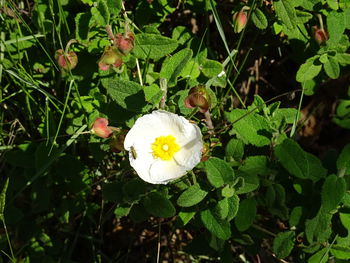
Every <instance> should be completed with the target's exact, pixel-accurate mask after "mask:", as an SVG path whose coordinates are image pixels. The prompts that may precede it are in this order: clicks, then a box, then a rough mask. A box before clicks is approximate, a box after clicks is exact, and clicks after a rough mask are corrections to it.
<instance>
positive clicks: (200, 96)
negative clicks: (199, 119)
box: [185, 86, 210, 113]
mask: <svg viewBox="0 0 350 263" xmlns="http://www.w3.org/2000/svg"><path fill="white" fill-rule="evenodd" d="M185 106H186V107H187V108H189V109H192V108H194V107H199V111H200V112H202V113H205V112H207V111H208V110H209V107H210V97H209V94H208V92H207V89H206V88H205V87H204V86H197V87H193V88H192V89H190V91H189V93H188V96H187V97H186V99H185Z"/></svg>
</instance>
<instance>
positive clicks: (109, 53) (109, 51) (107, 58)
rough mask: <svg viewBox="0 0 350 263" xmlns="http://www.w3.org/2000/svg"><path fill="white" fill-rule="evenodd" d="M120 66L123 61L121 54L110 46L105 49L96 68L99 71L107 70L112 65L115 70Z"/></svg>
mask: <svg viewBox="0 0 350 263" xmlns="http://www.w3.org/2000/svg"><path fill="white" fill-rule="evenodd" d="M122 64H123V60H122V59H121V54H120V53H119V51H118V50H117V49H116V48H114V47H112V46H108V47H106V48H105V51H104V52H103V55H102V57H101V58H100V60H99V61H98V67H99V68H100V69H101V70H108V69H109V67H110V65H112V66H113V67H115V68H118V67H120V66H121V65H122Z"/></svg>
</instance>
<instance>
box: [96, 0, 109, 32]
mask: <svg viewBox="0 0 350 263" xmlns="http://www.w3.org/2000/svg"><path fill="white" fill-rule="evenodd" d="M91 14H92V17H93V19H94V20H95V22H96V23H97V24H98V25H99V26H103V27H105V26H106V25H108V24H109V18H110V13H109V10H108V6H107V3H106V1H105V0H100V1H98V3H97V6H96V7H92V8H91Z"/></svg>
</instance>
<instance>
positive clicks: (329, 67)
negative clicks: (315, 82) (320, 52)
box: [323, 57, 340, 79]
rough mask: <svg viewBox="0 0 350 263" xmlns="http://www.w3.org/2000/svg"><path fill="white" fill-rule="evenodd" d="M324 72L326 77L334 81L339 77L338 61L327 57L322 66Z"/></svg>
mask: <svg viewBox="0 0 350 263" xmlns="http://www.w3.org/2000/svg"><path fill="white" fill-rule="evenodd" d="M323 68H324V71H325V72H326V73H327V75H328V77H330V78H332V79H336V78H338V77H339V74H340V68H339V64H338V61H337V60H336V59H335V58H333V57H328V60H327V61H326V62H325V63H324V64H323Z"/></svg>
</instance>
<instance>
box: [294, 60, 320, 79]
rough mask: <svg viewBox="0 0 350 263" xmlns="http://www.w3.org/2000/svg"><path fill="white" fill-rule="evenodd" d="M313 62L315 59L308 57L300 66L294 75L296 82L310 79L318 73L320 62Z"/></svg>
mask: <svg viewBox="0 0 350 263" xmlns="http://www.w3.org/2000/svg"><path fill="white" fill-rule="evenodd" d="M315 62H316V61H315V59H310V60H308V61H306V62H305V63H304V64H302V65H301V66H300V68H299V70H298V71H297V76H296V80H297V81H298V82H305V81H307V80H311V79H313V78H314V77H316V76H317V75H318V73H320V71H321V69H322V65H321V64H320V63H318V64H315Z"/></svg>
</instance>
